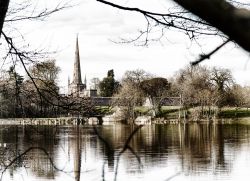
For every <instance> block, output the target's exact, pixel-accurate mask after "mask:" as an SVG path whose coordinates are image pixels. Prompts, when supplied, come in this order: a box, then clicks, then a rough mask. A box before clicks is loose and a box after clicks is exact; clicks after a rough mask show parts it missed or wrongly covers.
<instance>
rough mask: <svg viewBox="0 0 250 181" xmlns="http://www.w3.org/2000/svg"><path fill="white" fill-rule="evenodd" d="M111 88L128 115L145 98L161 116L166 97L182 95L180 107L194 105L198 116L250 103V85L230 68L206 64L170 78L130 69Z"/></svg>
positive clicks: (114, 100) (151, 107)
mask: <svg viewBox="0 0 250 181" xmlns="http://www.w3.org/2000/svg"><path fill="white" fill-rule="evenodd" d="M105 82H106V78H104V80H103V81H101V82H100V85H101V87H100V91H101V92H103V91H105V90H107V88H105V86H104V85H106V83H105ZM113 82H114V81H113ZM107 87H110V86H108V85H107ZM109 91H110V92H109V93H108V94H107V95H109V96H110V95H112V97H113V106H120V107H123V108H124V112H125V114H126V117H128V118H131V117H132V118H134V117H135V115H134V114H135V110H136V108H137V107H138V106H143V105H145V101H146V100H148V101H149V103H150V105H151V106H150V109H149V113H150V115H152V116H153V117H155V116H160V115H161V113H162V112H161V107H162V105H163V104H164V103H163V100H164V99H165V98H167V97H174V98H177V99H178V98H179V101H178V106H180V107H181V109H183V110H184V111H186V112H187V111H188V110H189V109H190V108H195V110H196V114H197V116H198V117H204V116H208V117H211V116H214V115H217V114H219V112H220V110H221V108H223V107H236V108H240V107H249V105H250V99H249V96H248V95H249V93H250V87H248V86H241V85H239V84H237V83H236V81H235V80H234V78H233V76H232V72H231V71H230V70H229V69H225V68H216V67H212V68H210V67H206V66H186V67H185V68H183V69H180V70H179V71H177V72H176V73H175V75H174V76H172V77H169V78H168V79H167V78H163V77H157V76H153V75H152V74H150V73H148V72H146V71H144V70H141V69H137V70H133V71H127V72H125V74H124V75H123V78H122V80H121V81H120V82H119V85H118V86H117V87H116V88H115V87H113V89H112V90H109Z"/></svg>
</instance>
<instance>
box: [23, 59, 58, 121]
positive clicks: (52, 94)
mask: <svg viewBox="0 0 250 181" xmlns="http://www.w3.org/2000/svg"><path fill="white" fill-rule="evenodd" d="M29 72H30V75H31V78H30V77H28V78H29V79H28V80H26V81H25V82H24V84H25V92H26V94H27V96H28V97H29V98H30V99H29V100H27V101H28V102H27V105H30V109H31V110H33V109H34V105H35V107H36V109H38V110H39V114H40V116H47V115H49V114H51V113H53V112H55V111H54V110H55V109H57V108H56V106H55V105H56V102H57V101H58V99H59V87H58V86H57V83H58V82H57V81H58V74H59V72H60V68H59V67H58V66H56V64H55V60H46V61H43V62H39V63H35V64H34V65H33V66H31V67H30V69H29ZM28 103H29V104H28ZM30 112H32V111H30Z"/></svg>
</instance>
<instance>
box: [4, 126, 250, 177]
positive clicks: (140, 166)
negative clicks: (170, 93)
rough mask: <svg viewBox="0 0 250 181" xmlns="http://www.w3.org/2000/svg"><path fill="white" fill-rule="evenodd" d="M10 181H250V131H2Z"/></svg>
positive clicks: (222, 128) (111, 128)
mask: <svg viewBox="0 0 250 181" xmlns="http://www.w3.org/2000/svg"><path fill="white" fill-rule="evenodd" d="M0 133H1V134H0V159H1V160H0V171H1V179H2V180H3V181H5V180H6V181H9V180H15V181H17V180H18V181H20V180H25V181H26V180H28V181H38V180H39V181H41V180H43V181H48V180H56V181H64V180H67V181H71V180H72V181H79V180H82V181H83V180H88V181H104V180H106V181H110V180H117V181H127V180H131V181H135V180H139V181H142V180H143V181H152V180H153V181H169V180H171V181H172V180H173V181H183V180H185V181H186V180H192V181H193V180H194V181H195V180H197V181H210V180H235V181H236V180H237V181H238V180H241V181H242V180H249V176H250V174H249V170H250V154H249V153H250V126H248V125H238V124H224V125H220V124H205V123H203V124H197V123H190V124H165V125H163V124H162V125H144V126H141V127H138V126H136V125H124V124H112V125H102V126H100V125H96V126H92V125H81V126H31V125H26V126H19V125H8V126H7V125H6V126H3V125H2V126H0Z"/></svg>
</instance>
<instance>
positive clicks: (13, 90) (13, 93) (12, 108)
mask: <svg viewBox="0 0 250 181" xmlns="http://www.w3.org/2000/svg"><path fill="white" fill-rule="evenodd" d="M5 75H6V76H4V78H3V79H2V80H1V88H0V89H1V100H0V101H1V104H2V106H1V116H2V117H19V116H22V115H23V113H24V112H23V96H22V88H23V80H24V78H23V76H21V75H20V74H19V73H17V72H16V70H15V67H14V66H11V67H10V68H9V70H8V71H7V72H6V73H5Z"/></svg>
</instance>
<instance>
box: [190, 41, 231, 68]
mask: <svg viewBox="0 0 250 181" xmlns="http://www.w3.org/2000/svg"><path fill="white" fill-rule="evenodd" d="M230 41H231V40H229V39H228V40H226V41H224V42H223V43H222V44H221V45H219V46H218V47H216V48H215V49H214V50H212V51H211V52H210V53H208V54H201V55H200V57H199V59H198V60H196V61H193V62H191V65H198V64H199V63H201V62H202V61H204V60H206V59H210V57H211V56H212V55H213V54H215V53H216V52H217V51H218V50H220V49H221V48H222V47H224V46H225V45H226V44H227V43H229V42H230Z"/></svg>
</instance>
